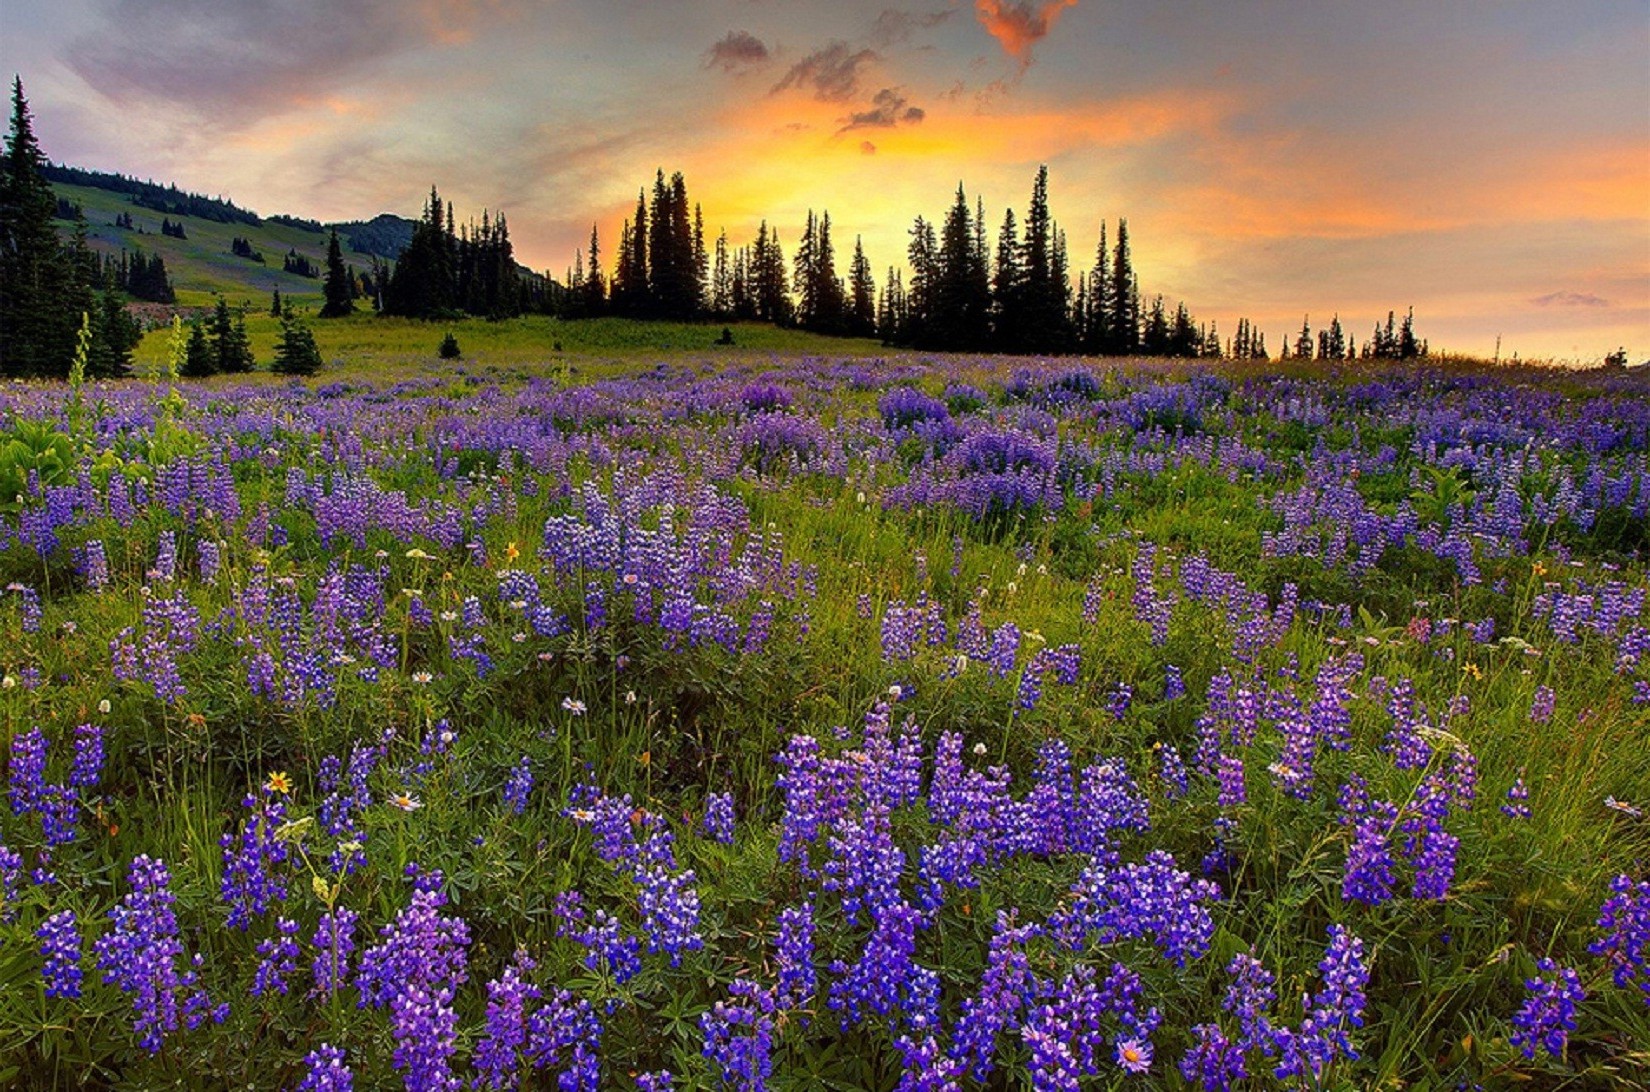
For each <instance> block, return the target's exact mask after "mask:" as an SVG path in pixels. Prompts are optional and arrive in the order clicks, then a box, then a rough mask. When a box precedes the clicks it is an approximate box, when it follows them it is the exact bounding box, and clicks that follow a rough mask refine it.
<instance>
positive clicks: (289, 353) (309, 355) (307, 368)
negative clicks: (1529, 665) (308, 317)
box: [270, 315, 321, 375]
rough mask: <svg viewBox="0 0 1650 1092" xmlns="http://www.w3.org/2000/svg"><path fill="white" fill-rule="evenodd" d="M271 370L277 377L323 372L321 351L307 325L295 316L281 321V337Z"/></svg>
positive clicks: (288, 316)
mask: <svg viewBox="0 0 1650 1092" xmlns="http://www.w3.org/2000/svg"><path fill="white" fill-rule="evenodd" d="M270 370H271V371H273V372H275V373H276V374H277V375H314V374H315V373H316V372H318V371H320V370H321V350H320V349H318V348H317V347H316V345H315V335H314V334H313V333H311V332H310V329H309V327H308V326H307V325H305V324H304V323H302V322H299V321H298V319H297V318H296V317H295V316H293V315H286V316H284V317H282V319H281V337H280V340H279V341H278V342H276V344H275V361H274V363H273V364H271V365H270Z"/></svg>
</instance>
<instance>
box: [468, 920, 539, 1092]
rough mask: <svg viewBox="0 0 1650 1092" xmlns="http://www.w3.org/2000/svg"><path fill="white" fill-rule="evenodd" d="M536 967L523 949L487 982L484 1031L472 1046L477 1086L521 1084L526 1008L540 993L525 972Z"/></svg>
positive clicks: (501, 1087)
mask: <svg viewBox="0 0 1650 1092" xmlns="http://www.w3.org/2000/svg"><path fill="white" fill-rule="evenodd" d="M536 966H537V964H535V963H534V962H533V960H532V959H531V958H529V957H528V955H527V953H526V952H522V951H518V952H517V953H516V957H515V959H514V960H513V961H512V962H511V963H510V965H509V966H507V967H505V968H504V971H503V972H502V973H501V974H500V975H499V976H498V977H497V978H495V979H493V980H492V981H490V982H488V983H487V1034H486V1037H485V1038H483V1039H482V1040H481V1042H480V1043H479V1044H478V1045H477V1046H476V1051H475V1058H474V1064H475V1067H476V1069H477V1070H478V1071H479V1074H480V1075H479V1076H478V1077H477V1078H476V1086H477V1087H478V1088H492V1089H504V1088H514V1087H517V1086H518V1085H519V1084H520V1083H521V1076H520V1074H521V1067H522V1063H523V1061H524V1060H525V1056H526V1049H527V1032H528V1022H527V1010H528V1008H529V1007H530V1006H531V1005H532V1004H533V1003H534V1002H536V1001H537V1000H538V999H539V998H540V997H542V996H543V992H542V991H541V990H540V989H539V988H538V987H537V986H535V985H533V983H532V982H530V981H528V980H527V978H526V975H528V974H529V973H531V972H532V971H533V969H534V968H535V967H536Z"/></svg>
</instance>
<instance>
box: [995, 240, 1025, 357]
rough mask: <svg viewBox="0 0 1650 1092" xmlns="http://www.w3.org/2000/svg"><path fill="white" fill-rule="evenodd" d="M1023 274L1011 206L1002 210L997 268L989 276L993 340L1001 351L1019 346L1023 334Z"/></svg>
mask: <svg viewBox="0 0 1650 1092" xmlns="http://www.w3.org/2000/svg"><path fill="white" fill-rule="evenodd" d="M1024 286H1025V277H1024V276H1023V274H1022V272H1021V269H1020V233H1019V228H1018V226H1017V225H1016V223H1015V220H1014V210H1013V209H1009V210H1008V211H1006V212H1005V213H1003V226H1002V230H1000V231H999V232H998V233H997V268H996V271H995V275H994V277H993V279H992V285H991V296H992V313H993V320H992V323H993V327H994V335H993V338H994V341H995V343H996V347H997V348H998V349H1000V350H1002V351H1004V352H1013V351H1015V350H1016V349H1018V348H1019V346H1020V344H1021V342H1022V340H1023V337H1022V335H1021V329H1022V327H1023V325H1024V321H1025V315H1024V306H1023V304H1022V301H1021V297H1022V295H1023V290H1024Z"/></svg>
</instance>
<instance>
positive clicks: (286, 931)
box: [252, 918, 298, 997]
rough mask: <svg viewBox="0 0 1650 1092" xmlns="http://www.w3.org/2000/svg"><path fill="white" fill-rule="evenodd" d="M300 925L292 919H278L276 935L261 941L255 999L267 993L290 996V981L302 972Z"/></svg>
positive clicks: (253, 986)
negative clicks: (295, 973) (299, 960)
mask: <svg viewBox="0 0 1650 1092" xmlns="http://www.w3.org/2000/svg"><path fill="white" fill-rule="evenodd" d="M297 936H298V923H297V922H296V921H293V920H292V919H291V918H276V919H275V935H274V936H272V937H267V938H265V939H263V940H260V941H259V942H258V969H257V972H256V973H255V974H254V975H253V979H252V996H253V997H262V996H263V995H264V994H266V993H278V994H280V995H282V996H283V997H284V996H286V990H287V979H289V978H291V977H292V973H293V972H294V971H296V970H297V969H298V941H297V939H296V938H297Z"/></svg>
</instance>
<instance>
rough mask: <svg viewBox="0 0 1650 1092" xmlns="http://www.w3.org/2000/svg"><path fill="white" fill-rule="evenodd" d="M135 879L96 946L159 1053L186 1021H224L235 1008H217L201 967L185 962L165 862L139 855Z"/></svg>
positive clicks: (141, 1041) (136, 1026)
mask: <svg viewBox="0 0 1650 1092" xmlns="http://www.w3.org/2000/svg"><path fill="white" fill-rule="evenodd" d="M129 880H130V883H131V887H132V889H131V891H129V892H128V893H127V894H126V895H125V896H124V897H123V898H122V899H121V900H120V903H119V904H118V905H116V906H115V908H114V909H112V910H110V911H109V920H110V923H111V924H110V928H109V931H108V932H106V933H104V934H103V935H102V936H100V937H98V938H97V940H96V941H95V942H94V943H93V946H92V950H93V954H94V955H95V956H96V958H97V967H98V969H99V970H100V971H102V972H103V981H104V983H105V984H106V985H112V986H115V987H116V988H118V989H119V990H120V991H121V992H122V993H126V994H130V995H131V997H132V1013H133V1022H132V1030H133V1031H135V1032H136V1033H137V1035H138V1045H139V1046H142V1047H143V1048H144V1049H145V1050H147V1051H149V1052H150V1053H155V1052H157V1051H159V1050H160V1048H161V1044H162V1043H163V1042H164V1041H165V1038H166V1036H167V1035H169V1034H171V1033H172V1032H174V1031H176V1030H177V1029H178V1027H179V1025H180V1023H185V1024H187V1025H188V1027H189V1028H190V1029H191V1030H192V1029H194V1028H195V1027H198V1026H199V1025H200V1023H201V1021H202V1020H203V1019H205V1018H206V1017H208V1016H210V1017H211V1018H212V1019H213V1020H214V1021H215V1022H218V1023H221V1022H222V1021H223V1020H224V1018H225V1017H226V1016H227V1015H228V1013H229V1007H228V1006H227V1005H219V1006H216V1007H214V1006H212V1004H211V1002H210V1001H209V1000H208V999H207V997H206V994H205V993H204V991H202V990H201V989H200V987H199V984H198V983H199V972H198V970H197V969H194V968H193V967H192V968H191V969H188V970H184V969H182V968H180V966H179V961H180V960H182V959H183V957H184V949H183V943H182V941H180V940H179V939H178V920H177V915H176V913H175V912H174V911H173V909H172V906H173V904H174V903H175V902H176V901H177V900H176V897H175V896H174V895H173V894H172V891H171V882H172V877H171V874H170V873H169V872H168V871H167V870H166V865H165V863H163V862H161V861H157V860H152V859H150V858H149V857H148V856H146V855H145V856H139V857H137V858H135V859H134V860H133V861H132V865H131V870H130V873H129ZM198 963H199V957H196V960H195V964H196V965H197V966H198Z"/></svg>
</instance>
